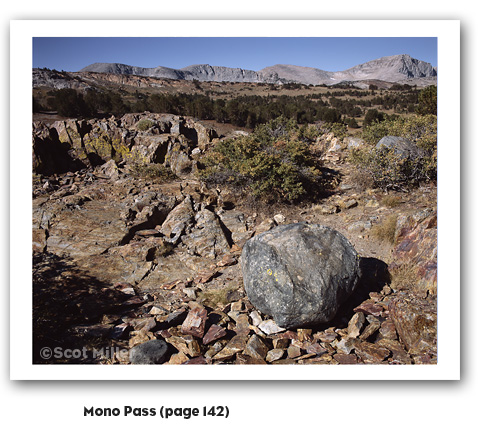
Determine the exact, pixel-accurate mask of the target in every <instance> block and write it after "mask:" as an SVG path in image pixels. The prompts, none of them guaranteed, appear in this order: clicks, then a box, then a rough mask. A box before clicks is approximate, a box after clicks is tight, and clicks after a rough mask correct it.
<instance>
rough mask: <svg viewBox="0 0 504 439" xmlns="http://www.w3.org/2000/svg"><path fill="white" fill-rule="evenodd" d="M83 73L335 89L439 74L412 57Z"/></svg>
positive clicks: (115, 67)
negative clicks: (328, 66) (337, 67)
mask: <svg viewBox="0 0 504 439" xmlns="http://www.w3.org/2000/svg"><path fill="white" fill-rule="evenodd" d="M80 72H97V73H114V74H122V75H137V76H146V77H156V78H166V79H183V80H197V81H216V82H263V83H273V84H282V83H292V82H294V83H301V84H313V85H320V84H325V85H332V84H338V83H341V82H354V81H367V80H380V81H387V82H397V83H408V82H409V83H411V82H413V83H414V82H415V80H417V79H426V80H435V79H436V76H437V70H436V68H435V67H433V66H432V65H431V64H430V63H428V62H425V61H420V60H417V59H414V58H412V57H411V56H410V55H393V56H385V57H383V58H379V59H376V60H373V61H369V62H366V63H364V64H359V65H357V66H355V67H352V68H350V69H347V70H344V71H340V72H328V71H325V70H320V69H316V68H313V67H300V66H293V65H288V64H276V65H274V66H271V67H266V68H264V69H261V70H259V71H254V70H245V69H241V68H232V67H218V66H211V65H209V64H195V65H191V66H188V67H184V68H182V69H173V68H170V67H161V66H160V67H154V68H145V67H136V66H130V65H126V64H118V63H94V64H91V65H89V66H87V67H84V68H83V69H81V70H80Z"/></svg>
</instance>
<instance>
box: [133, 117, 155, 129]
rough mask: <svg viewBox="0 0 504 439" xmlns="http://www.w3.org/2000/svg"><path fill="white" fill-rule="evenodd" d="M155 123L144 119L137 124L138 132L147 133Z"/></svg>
mask: <svg viewBox="0 0 504 439" xmlns="http://www.w3.org/2000/svg"><path fill="white" fill-rule="evenodd" d="M154 125H155V124H154V122H153V121H152V120H150V119H142V120H141V121H139V122H138V124H137V129H138V131H147V130H148V129H150V128H152V127H153V126H154Z"/></svg>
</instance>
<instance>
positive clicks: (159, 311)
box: [149, 305, 169, 315]
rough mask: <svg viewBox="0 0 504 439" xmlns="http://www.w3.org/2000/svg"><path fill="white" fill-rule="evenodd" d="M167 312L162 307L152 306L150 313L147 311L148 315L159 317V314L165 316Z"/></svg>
mask: <svg viewBox="0 0 504 439" xmlns="http://www.w3.org/2000/svg"><path fill="white" fill-rule="evenodd" d="M168 312H169V311H168V310H167V309H165V308H163V307H162V306H160V305H154V306H153V307H152V308H151V309H150V311H149V314H152V315H159V314H167V313H168Z"/></svg>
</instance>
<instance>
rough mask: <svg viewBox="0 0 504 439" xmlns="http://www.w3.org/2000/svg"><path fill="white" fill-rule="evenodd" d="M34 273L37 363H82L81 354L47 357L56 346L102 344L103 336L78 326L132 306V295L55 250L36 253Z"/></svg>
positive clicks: (34, 348) (33, 356) (98, 321)
mask: <svg viewBox="0 0 504 439" xmlns="http://www.w3.org/2000/svg"><path fill="white" fill-rule="evenodd" d="M32 273H33V278H32V281H33V292H32V294H33V308H32V312H33V314H32V317H33V326H32V330H33V351H32V361H33V363H34V364H54V363H60V362H61V363H81V362H82V359H78V358H72V359H65V358H62V359H61V360H57V359H55V358H54V355H51V356H50V358H44V357H49V354H48V353H49V352H52V353H53V354H54V352H55V351H54V349H55V348H59V349H82V348H83V347H84V346H85V345H86V344H88V343H93V344H94V345H96V346H99V345H100V337H93V336H92V337H90V336H89V334H82V333H79V331H76V330H75V328H76V327H78V326H79V325H92V324H97V323H100V322H101V320H102V317H103V315H104V314H107V313H113V314H116V313H124V312H127V311H128V309H131V305H129V304H128V300H130V299H131V298H132V296H131V295H128V294H125V293H123V292H121V291H119V290H115V289H113V288H110V285H106V284H104V283H103V282H101V281H100V280H98V279H96V278H93V277H91V276H89V275H88V274H86V273H84V272H82V271H80V270H79V269H77V268H76V267H75V266H74V265H73V264H72V263H71V262H70V261H68V260H66V259H64V258H61V257H59V256H56V255H54V254H51V253H36V254H34V256H33V267H32ZM108 344H109V345H110V340H109V341H108ZM47 348H48V349H50V350H48V349H47ZM43 349H45V351H43V352H42V350H43ZM91 362H93V361H91Z"/></svg>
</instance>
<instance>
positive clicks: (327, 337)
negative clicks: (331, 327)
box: [315, 332, 336, 343]
mask: <svg viewBox="0 0 504 439" xmlns="http://www.w3.org/2000/svg"><path fill="white" fill-rule="evenodd" d="M315 338H316V339H317V340H320V341H321V342H324V343H332V342H333V341H334V340H336V333H335V332H323V333H321V334H320V335H317V336H316V337H315Z"/></svg>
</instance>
